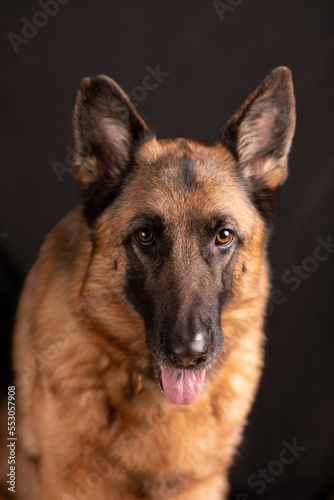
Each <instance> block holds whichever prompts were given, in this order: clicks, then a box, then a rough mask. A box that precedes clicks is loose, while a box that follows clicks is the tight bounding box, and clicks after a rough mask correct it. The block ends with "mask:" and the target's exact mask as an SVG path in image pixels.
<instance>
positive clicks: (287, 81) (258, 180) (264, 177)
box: [219, 67, 295, 191]
mask: <svg viewBox="0 0 334 500" xmlns="http://www.w3.org/2000/svg"><path fill="white" fill-rule="evenodd" d="M294 128H295V99H294V94H293V86H292V78H291V72H290V70H289V69H288V68H284V67H280V68H276V69H275V70H273V71H272V72H271V73H270V75H269V76H267V78H266V79H265V80H264V81H263V82H262V83H261V84H260V85H259V86H258V87H257V88H256V89H255V90H254V92H252V93H251V94H250V96H249V97H248V99H246V101H245V102H244V103H243V104H242V106H240V108H239V109H238V110H237V111H236V112H235V113H234V115H233V116H232V118H231V119H230V120H229V121H228V122H227V123H226V124H225V126H224V127H223V128H222V130H221V131H220V134H219V140H220V141H221V142H222V143H223V144H224V145H225V146H226V147H227V148H228V149H229V150H230V151H231V152H232V153H233V155H234V156H235V158H236V160H237V162H238V168H239V169H240V171H241V173H242V175H243V176H244V177H246V178H247V179H248V180H249V182H250V183H251V185H253V186H254V188H255V189H256V190H257V191H258V189H259V188H260V187H263V188H265V189H267V190H268V189H269V190H275V189H276V188H277V187H278V186H279V185H280V184H281V183H282V182H283V181H284V180H285V177H286V174H287V155H288V152H289V149H290V146H291V141H292V136H293V133H294Z"/></svg>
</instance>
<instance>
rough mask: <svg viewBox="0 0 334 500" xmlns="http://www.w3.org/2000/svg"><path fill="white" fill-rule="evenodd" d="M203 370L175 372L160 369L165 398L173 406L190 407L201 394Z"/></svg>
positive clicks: (172, 369)
mask: <svg viewBox="0 0 334 500" xmlns="http://www.w3.org/2000/svg"><path fill="white" fill-rule="evenodd" d="M204 375H205V370H202V371H197V370H192V371H189V370H176V369H174V368H164V367H161V378H162V386H163V388H164V391H165V394H166V398H167V399H168V401H169V402H170V403H173V404H174V405H191V404H192V403H194V402H195V401H196V399H197V398H198V396H199V395H200V393H201V390H202V387H203V382H204Z"/></svg>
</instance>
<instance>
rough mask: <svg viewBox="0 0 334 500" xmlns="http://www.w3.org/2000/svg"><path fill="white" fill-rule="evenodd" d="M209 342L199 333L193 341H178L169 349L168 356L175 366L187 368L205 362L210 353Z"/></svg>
mask: <svg viewBox="0 0 334 500" xmlns="http://www.w3.org/2000/svg"><path fill="white" fill-rule="evenodd" d="M207 344H208V342H207V341H206V339H205V337H204V336H203V335H201V334H198V335H197V338H196V341H193V342H191V343H182V344H179V343H176V342H172V345H171V346H170V348H169V349H168V350H167V356H168V357H169V359H170V360H171V361H172V363H173V364H174V365H175V366H178V367H179V368H187V367H188V366H197V365H200V364H201V363H204V361H205V360H206V358H207V357H208V355H209V352H208V351H209V349H208V345H207Z"/></svg>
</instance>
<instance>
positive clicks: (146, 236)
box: [136, 227, 154, 245]
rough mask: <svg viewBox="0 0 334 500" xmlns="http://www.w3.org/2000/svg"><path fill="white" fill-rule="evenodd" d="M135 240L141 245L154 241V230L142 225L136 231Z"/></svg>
mask: <svg viewBox="0 0 334 500" xmlns="http://www.w3.org/2000/svg"><path fill="white" fill-rule="evenodd" d="M136 240H137V241H138V243H141V244H142V245H149V244H150V243H153V241H154V232H153V231H152V229H150V228H148V227H143V228H142V229H139V231H137V232H136Z"/></svg>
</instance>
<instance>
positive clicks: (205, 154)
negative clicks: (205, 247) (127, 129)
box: [134, 139, 250, 215]
mask: <svg viewBox="0 0 334 500" xmlns="http://www.w3.org/2000/svg"><path fill="white" fill-rule="evenodd" d="M136 161H137V173H136V175H135V176H134V184H135V185H136V186H137V187H138V194H139V193H141V194H140V197H141V199H142V201H143V202H144V203H148V204H150V203H151V202H152V203H153V205H154V206H155V207H156V208H159V207H160V209H161V211H162V212H163V213H164V214H166V213H170V214H171V215H172V214H173V213H174V212H176V211H177V212H178V213H181V211H183V212H186V211H187V210H191V211H192V213H194V208H197V209H199V208H203V209H204V210H206V211H208V210H209V211H212V212H215V213H219V212H224V211H227V212H231V211H232V212H233V211H234V212H235V211H236V210H237V209H238V207H239V208H240V207H241V206H242V207H243V208H244V211H245V212H244V213H247V212H248V208H249V205H250V202H249V197H248V196H247V193H246V190H245V189H244V187H243V185H242V182H241V181H240V178H239V176H238V174H237V171H236V162H235V159H234V158H233V156H232V155H231V153H230V152H229V151H228V150H227V149H225V148H224V147H222V146H220V145H205V144H202V143H199V142H196V141H192V140H187V139H171V140H162V141H156V140H153V141H149V142H148V143H147V144H145V145H144V146H143V147H142V148H141V150H140V151H139V152H138V155H137V159H136ZM181 207H182V208H183V210H181ZM152 208H153V206H152Z"/></svg>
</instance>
